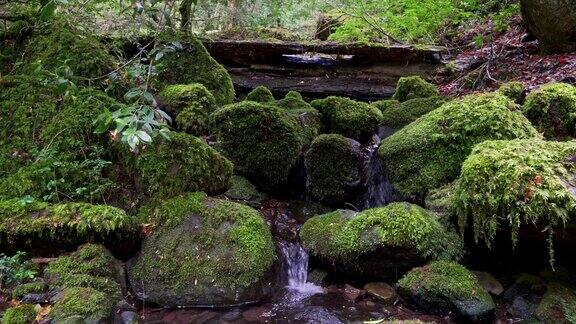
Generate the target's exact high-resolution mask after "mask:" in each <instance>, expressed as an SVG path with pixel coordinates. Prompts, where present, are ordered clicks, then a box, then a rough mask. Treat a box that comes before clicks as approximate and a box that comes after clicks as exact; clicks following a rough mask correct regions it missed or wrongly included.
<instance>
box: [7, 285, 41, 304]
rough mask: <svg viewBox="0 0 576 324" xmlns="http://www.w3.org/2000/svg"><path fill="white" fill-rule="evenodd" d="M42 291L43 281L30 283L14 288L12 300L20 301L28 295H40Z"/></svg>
mask: <svg viewBox="0 0 576 324" xmlns="http://www.w3.org/2000/svg"><path fill="white" fill-rule="evenodd" d="M44 291H46V283H44V282H43V281H32V282H28V283H25V284H21V285H18V286H16V287H14V289H12V298H13V299H16V300H20V299H22V298H23V297H24V296H26V295H28V294H40V293H43V292H44Z"/></svg>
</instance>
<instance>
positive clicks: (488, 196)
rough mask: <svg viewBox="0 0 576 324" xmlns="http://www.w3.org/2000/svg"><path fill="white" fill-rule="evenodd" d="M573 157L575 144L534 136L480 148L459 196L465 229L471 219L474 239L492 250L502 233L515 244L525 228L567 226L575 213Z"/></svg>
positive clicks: (456, 205)
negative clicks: (497, 236) (497, 237)
mask: <svg viewBox="0 0 576 324" xmlns="http://www.w3.org/2000/svg"><path fill="white" fill-rule="evenodd" d="M574 156H576V143H574V142H547V141H543V140H540V139H536V138H535V139H524V140H510V141H487V142H484V143H482V144H479V145H477V146H476V147H475V148H474V150H473V151H472V154H471V155H470V156H469V157H468V159H467V160H466V161H465V162H464V164H463V165H462V174H461V176H460V178H459V180H458V184H457V187H456V192H455V194H454V195H455V196H454V200H453V201H454V208H455V210H456V213H457V214H458V215H459V218H460V220H459V223H460V226H461V227H465V226H466V225H467V224H468V223H469V220H470V219H471V223H472V226H473V230H474V235H475V239H476V240H482V241H484V242H486V243H487V244H488V245H489V246H490V244H491V243H492V242H493V241H494V239H495V237H496V234H497V233H502V232H504V233H506V235H507V236H509V237H510V238H511V240H512V242H513V243H514V244H516V243H517V242H518V239H519V238H518V235H519V233H520V229H521V228H532V227H534V226H538V228H539V229H540V230H544V229H554V228H559V227H560V228H561V227H563V226H564V225H565V224H566V223H567V222H569V221H570V219H571V218H572V217H574V216H575V215H576V195H575V194H574V191H573V190H574V188H575V187H576V183H575V182H574V179H573V173H574V162H573V158H574ZM487 179H490V181H487ZM510 225H512V226H510ZM538 232H540V231H538ZM544 235H545V236H546V237H547V236H548V234H544ZM520 241H522V240H520ZM542 244H546V245H547V244H548V243H546V242H545V240H543V242H542Z"/></svg>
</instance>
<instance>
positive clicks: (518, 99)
mask: <svg viewBox="0 0 576 324" xmlns="http://www.w3.org/2000/svg"><path fill="white" fill-rule="evenodd" d="M498 92H499V93H501V94H503V95H504V96H506V97H508V98H509V99H510V100H512V101H514V102H515V103H517V104H522V103H524V99H526V87H525V86H524V85H523V84H522V82H518V81H511V82H507V83H504V84H503V85H501V86H500V88H498Z"/></svg>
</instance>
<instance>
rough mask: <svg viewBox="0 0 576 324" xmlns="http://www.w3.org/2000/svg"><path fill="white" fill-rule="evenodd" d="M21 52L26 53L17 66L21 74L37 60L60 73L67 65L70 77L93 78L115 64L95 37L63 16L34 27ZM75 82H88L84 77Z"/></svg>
mask: <svg viewBox="0 0 576 324" xmlns="http://www.w3.org/2000/svg"><path fill="white" fill-rule="evenodd" d="M23 52H24V53H26V55H25V56H24V60H23V62H22V63H23V64H20V65H19V66H20V68H19V69H18V70H19V71H18V73H23V74H28V73H34V72H33V71H34V69H35V68H36V67H37V66H38V65H37V64H40V65H41V66H42V68H43V69H46V70H49V71H51V72H60V73H62V72H61V71H62V69H63V68H64V67H68V68H70V69H71V71H72V73H73V74H74V76H73V77H72V79H75V78H76V77H82V78H97V77H101V76H103V75H105V74H107V73H109V72H111V71H112V70H114V68H115V67H116V65H117V60H116V59H115V58H114V57H113V56H112V55H111V54H110V49H108V48H106V46H104V44H103V43H101V42H100V40H99V39H98V38H96V37H95V36H94V35H92V34H90V33H88V32H85V31H82V30H81V29H80V28H77V27H75V26H73V25H72V24H71V23H69V22H67V21H65V20H64V19H56V20H53V21H52V22H51V23H50V24H49V25H47V26H44V27H43V28H41V29H37V30H36V31H35V33H34V34H33V35H32V37H30V38H29V39H28V40H27V41H26V44H25V48H24V50H23ZM77 82H80V83H88V82H86V81H85V80H84V79H78V80H77ZM94 83H97V81H96V80H95V81H93V82H92V84H94ZM102 86H103V84H102Z"/></svg>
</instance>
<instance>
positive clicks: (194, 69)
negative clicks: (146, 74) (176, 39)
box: [156, 38, 235, 106]
mask: <svg viewBox="0 0 576 324" xmlns="http://www.w3.org/2000/svg"><path fill="white" fill-rule="evenodd" d="M158 80H159V84H157V85H156V88H159V90H162V88H163V87H164V86H166V85H171V84H191V83H201V84H203V85H204V86H205V87H206V88H207V89H208V90H210V92H211V93H212V94H213V95H214V98H215V99H216V103H217V104H218V105H219V106H223V105H227V104H230V103H232V100H234V96H235V93H234V85H233V84H232V79H231V78H230V75H229V74H228V72H227V71H226V69H225V68H224V67H223V66H222V65H220V64H218V62H216V61H215V60H214V59H213V58H212V57H211V56H210V54H209V53H208V51H207V50H206V48H205V47H204V45H202V42H201V41H200V40H198V39H195V38H192V39H190V42H189V43H187V44H184V48H183V49H182V50H178V51H176V52H174V53H170V54H167V55H166V56H165V57H164V58H163V59H162V60H161V61H159V63H158Z"/></svg>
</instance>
